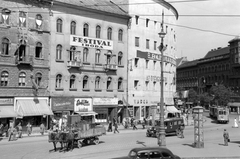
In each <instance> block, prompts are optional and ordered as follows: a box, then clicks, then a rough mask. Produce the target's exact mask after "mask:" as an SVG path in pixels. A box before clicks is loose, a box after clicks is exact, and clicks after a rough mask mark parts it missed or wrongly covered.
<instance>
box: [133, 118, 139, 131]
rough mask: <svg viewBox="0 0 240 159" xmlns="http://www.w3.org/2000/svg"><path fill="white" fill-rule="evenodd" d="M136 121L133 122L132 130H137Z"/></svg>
mask: <svg viewBox="0 0 240 159" xmlns="http://www.w3.org/2000/svg"><path fill="white" fill-rule="evenodd" d="M136 125H137V120H134V121H133V130H137V129H138V128H137V126H136Z"/></svg>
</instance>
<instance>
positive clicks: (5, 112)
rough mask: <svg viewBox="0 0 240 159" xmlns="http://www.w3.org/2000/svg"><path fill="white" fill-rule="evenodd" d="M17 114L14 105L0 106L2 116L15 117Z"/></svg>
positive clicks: (0, 116) (0, 115)
mask: <svg viewBox="0 0 240 159" xmlns="http://www.w3.org/2000/svg"><path fill="white" fill-rule="evenodd" d="M17 116H18V115H17V113H16V112H15V111H14V109H13V106H0V118H13V117H17Z"/></svg>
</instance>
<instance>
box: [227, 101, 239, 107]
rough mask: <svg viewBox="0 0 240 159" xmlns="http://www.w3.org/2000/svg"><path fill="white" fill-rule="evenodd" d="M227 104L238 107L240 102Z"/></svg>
mask: <svg viewBox="0 0 240 159" xmlns="http://www.w3.org/2000/svg"><path fill="white" fill-rule="evenodd" d="M228 106H232V107H240V103H239V102H229V103H228Z"/></svg>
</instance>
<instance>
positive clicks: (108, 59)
mask: <svg viewBox="0 0 240 159" xmlns="http://www.w3.org/2000/svg"><path fill="white" fill-rule="evenodd" d="M111 58H112V52H111V51H108V53H107V64H110V63H111Z"/></svg>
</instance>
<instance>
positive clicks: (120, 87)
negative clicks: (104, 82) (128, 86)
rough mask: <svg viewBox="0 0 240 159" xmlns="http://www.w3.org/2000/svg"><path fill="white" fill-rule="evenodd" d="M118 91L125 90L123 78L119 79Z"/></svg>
mask: <svg viewBox="0 0 240 159" xmlns="http://www.w3.org/2000/svg"><path fill="white" fill-rule="evenodd" d="M118 90H123V79H122V78H121V77H120V78H119V79H118Z"/></svg>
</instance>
